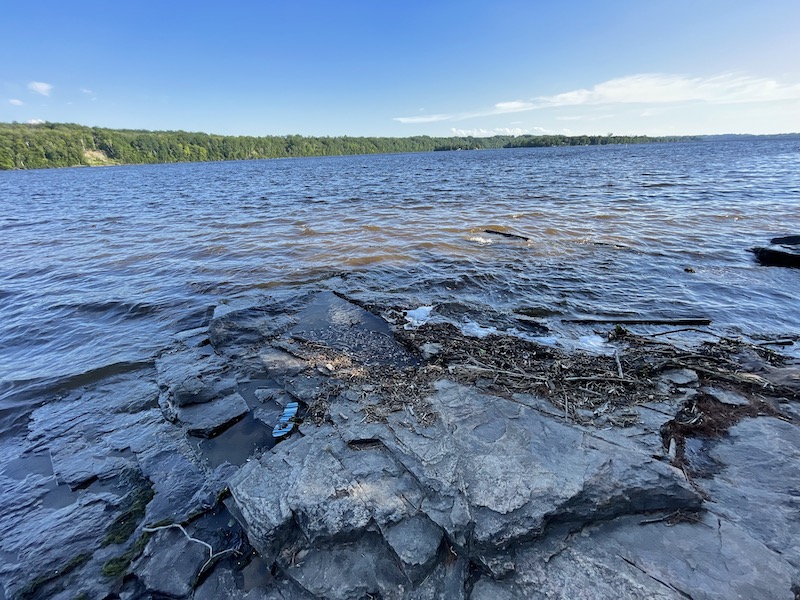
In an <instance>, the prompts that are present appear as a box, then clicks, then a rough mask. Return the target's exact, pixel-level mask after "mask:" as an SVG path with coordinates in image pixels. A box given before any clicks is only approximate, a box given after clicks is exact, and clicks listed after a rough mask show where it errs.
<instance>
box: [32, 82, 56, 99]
mask: <svg viewBox="0 0 800 600" xmlns="http://www.w3.org/2000/svg"><path fill="white" fill-rule="evenodd" d="M28 89H29V90H30V91H32V92H35V93H37V94H41V95H42V96H49V95H50V92H52V91H53V85H52V84H50V83H44V82H42V81H31V82H30V83H29V84H28Z"/></svg>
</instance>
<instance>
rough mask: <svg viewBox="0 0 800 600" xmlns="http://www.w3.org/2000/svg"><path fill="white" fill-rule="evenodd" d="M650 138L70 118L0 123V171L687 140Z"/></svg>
mask: <svg viewBox="0 0 800 600" xmlns="http://www.w3.org/2000/svg"><path fill="white" fill-rule="evenodd" d="M688 139H692V138H684V137H646V136H614V135H607V136H562V135H552V136H531V135H523V136H519V137H513V136H495V137H480V138H478V137H449V138H436V137H429V136H414V137H403V138H390V137H348V136H340V137H304V136H299V135H287V136H266V137H251V136H226V135H210V134H206V133H187V132H185V131H141V130H129V129H104V128H99V127H86V126H83V125H73V124H64V123H41V124H35V125H30V124H21V123H0V170H3V169H40V168H47V167H72V166H79V165H87V166H92V165H108V164H146V163H175V162H203V161H217V160H245V159H256V158H288V157H301V156H336V155H345V154H386V153H396V152H430V151H434V150H477V149H488V148H520V147H526V148H527V147H538V146H588V145H600V144H639V143H645V142H672V141H685V140H688Z"/></svg>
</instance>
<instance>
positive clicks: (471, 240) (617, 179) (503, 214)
mask: <svg viewBox="0 0 800 600" xmlns="http://www.w3.org/2000/svg"><path fill="white" fill-rule="evenodd" d="M0 206H2V210H0V232H1V233H2V234H1V235H0V300H2V304H0V375H1V376H2V380H3V383H2V388H0V411H8V410H14V409H16V408H19V405H21V404H24V403H25V402H30V401H31V396H30V393H29V394H28V395H27V396H26V395H24V394H23V393H22V392H23V391H24V390H26V389H28V390H30V389H33V388H31V385H32V384H31V382H38V383H41V382H48V381H55V380H58V379H63V378H65V377H77V379H76V381H78V382H79V381H80V377H82V376H83V377H90V376H95V375H97V372H96V371H95V370H97V369H101V371H99V373H103V372H104V371H103V370H102V369H107V370H109V371H114V370H118V369H124V368H132V367H126V365H129V364H131V363H136V362H137V361H146V360H149V359H151V358H152V357H153V356H154V355H155V354H156V353H157V352H158V351H159V349H161V348H163V347H164V345H165V344H166V343H168V341H169V339H170V337H171V335H172V334H173V333H175V332H176V331H178V330H181V329H186V328H189V327H194V326H197V325H199V324H202V323H203V321H204V319H205V318H206V317H207V315H208V313H209V310H210V309H211V308H212V307H213V306H214V305H216V304H218V303H220V302H229V301H231V300H235V299H237V298H245V299H252V300H253V301H257V300H258V298H259V297H261V296H267V295H280V294H291V293H294V292H295V291H296V290H298V289H303V290H310V289H334V290H337V291H341V292H344V293H346V294H350V295H353V296H355V297H360V298H362V299H370V300H377V301H380V302H384V303H387V304H392V305H395V306H398V307H406V308H414V307H416V306H420V305H423V304H428V305H431V304H437V305H445V304H448V303H449V304H448V305H457V306H460V307H461V309H462V310H463V311H464V314H465V317H464V318H465V319H466V318H467V315H468V316H469V318H477V319H478V320H480V315H481V314H484V315H485V318H484V319H485V321H486V322H485V324H487V325H491V324H492V320H493V319H495V320H496V317H497V315H498V314H499V315H502V314H503V313H510V312H511V311H512V310H514V309H518V308H520V307H523V308H532V309H536V310H537V311H539V312H541V313H542V314H544V315H545V317H544V319H543V322H544V323H545V324H546V325H548V326H549V327H550V328H551V330H552V331H554V332H556V333H558V334H559V335H561V336H565V337H569V336H571V335H579V333H580V332H576V331H574V330H571V329H569V326H567V325H565V324H564V323H562V322H561V319H563V318H569V317H575V316H604V315H605V316H619V317H625V316H627V317H633V316H649V317H652V316H658V317H686V316H708V317H710V318H711V319H713V320H714V324H713V327H714V328H715V329H716V330H717V331H719V332H724V333H732V334H740V333H744V334H753V335H770V336H785V335H793V334H796V333H797V332H800V310H798V308H799V307H800V302H798V300H797V298H798V294H799V293H800V270H796V269H795V270H793V269H783V268H766V267H759V266H757V265H756V264H755V263H754V262H753V259H752V255H751V254H749V253H748V252H747V251H746V249H747V248H749V247H752V246H754V245H763V244H766V243H767V242H768V240H769V238H771V237H773V236H775V235H784V234H800V142H796V141H795V142H788V141H780V142H778V141H757V142H743V141H737V142H713V143H712V142H709V143H692V144H665V145H638V146H606V147H586V148H563V149H562V148H540V149H518V150H498V151H474V152H449V153H428V154H404V155H381V156H357V157H335V158H311V159H294V160H272V161H248V162H229V163H205V164H181V165H143V166H125V167H109V168H102V169H85V168H84V169H59V170H45V171H21V172H0ZM486 229H495V230H501V231H506V232H511V233H516V234H520V235H523V236H525V237H528V238H529V240H528V241H524V240H520V239H514V238H505V237H501V236H497V235H492V234H488V233H486V232H485V230H486ZM687 268H688V269H690V270H693V271H694V272H687V271H686V270H685V269H687ZM476 315H477V317H476ZM36 389H39V390H41V389H45V388H42V387H41V386H40V387H38V388H36ZM37 393H38V392H37Z"/></svg>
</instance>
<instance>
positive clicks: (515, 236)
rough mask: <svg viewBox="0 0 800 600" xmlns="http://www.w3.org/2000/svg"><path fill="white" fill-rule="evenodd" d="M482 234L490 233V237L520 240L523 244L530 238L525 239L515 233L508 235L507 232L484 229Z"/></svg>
mask: <svg viewBox="0 0 800 600" xmlns="http://www.w3.org/2000/svg"><path fill="white" fill-rule="evenodd" d="M483 232H484V233H491V234H492V235H500V236H503V237H507V238H512V239H517V240H522V241H524V242H529V241H530V238H528V237H525V236H524V235H519V234H517V233H508V232H507V231H497V230H496V229H484V230H483Z"/></svg>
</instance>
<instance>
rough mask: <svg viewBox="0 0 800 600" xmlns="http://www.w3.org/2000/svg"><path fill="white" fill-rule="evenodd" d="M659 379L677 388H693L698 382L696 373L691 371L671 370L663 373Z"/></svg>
mask: <svg viewBox="0 0 800 600" xmlns="http://www.w3.org/2000/svg"><path fill="white" fill-rule="evenodd" d="M660 379H661V380H662V381H665V382H667V383H671V384H673V385H676V386H678V387H690V386H694V385H696V384H697V382H698V377H697V373H696V372H695V371H692V370H691V369H673V370H670V371H664V372H663V373H662V374H661V377H660Z"/></svg>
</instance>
